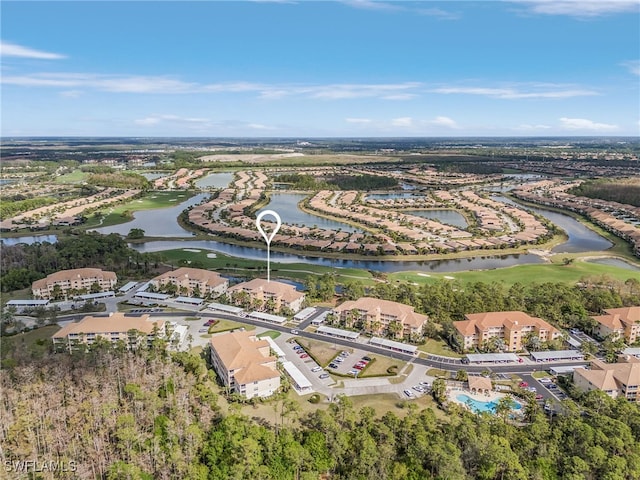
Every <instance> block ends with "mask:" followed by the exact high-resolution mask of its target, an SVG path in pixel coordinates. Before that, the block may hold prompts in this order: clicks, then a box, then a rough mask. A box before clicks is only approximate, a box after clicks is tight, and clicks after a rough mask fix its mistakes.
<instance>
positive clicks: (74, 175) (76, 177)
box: [55, 170, 89, 184]
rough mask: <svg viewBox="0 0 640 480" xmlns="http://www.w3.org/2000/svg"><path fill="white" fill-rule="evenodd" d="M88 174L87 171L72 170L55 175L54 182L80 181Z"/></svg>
mask: <svg viewBox="0 0 640 480" xmlns="http://www.w3.org/2000/svg"><path fill="white" fill-rule="evenodd" d="M88 176H89V174H88V173H87V172H82V171H80V170H74V171H73V172H71V173H67V174H66V175H60V176H59V177H56V180H55V183H65V184H66V183H82V182H84V181H85V180H86V179H87V177H88Z"/></svg>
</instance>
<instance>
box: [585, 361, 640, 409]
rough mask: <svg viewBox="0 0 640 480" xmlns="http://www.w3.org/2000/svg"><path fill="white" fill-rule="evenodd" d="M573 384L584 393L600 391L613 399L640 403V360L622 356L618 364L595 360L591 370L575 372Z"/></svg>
mask: <svg viewBox="0 0 640 480" xmlns="http://www.w3.org/2000/svg"><path fill="white" fill-rule="evenodd" d="M573 382H574V384H575V386H576V387H577V388H578V389H580V390H582V391H584V392H589V391H591V390H600V391H603V392H604V393H606V394H607V395H609V396H610V397H612V398H616V397H624V398H626V399H627V400H629V401H630V402H638V403H640V359H637V358H635V357H633V356H630V355H622V356H620V357H619V358H618V363H605V362H603V361H601V360H598V359H596V360H593V361H592V362H591V368H590V369H589V370H586V369H584V368H577V369H575V370H574V372H573Z"/></svg>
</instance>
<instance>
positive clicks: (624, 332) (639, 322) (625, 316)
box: [593, 306, 640, 344]
mask: <svg viewBox="0 0 640 480" xmlns="http://www.w3.org/2000/svg"><path fill="white" fill-rule="evenodd" d="M605 312H607V314H606V315H599V316H597V317H593V318H594V320H595V321H596V322H598V326H597V327H596V333H597V334H598V335H599V336H600V337H602V338H604V337H606V336H608V335H613V336H614V337H622V338H624V340H625V342H627V343H629V344H631V343H635V342H637V341H638V340H640V306H638V307H624V308H609V309H607V310H605Z"/></svg>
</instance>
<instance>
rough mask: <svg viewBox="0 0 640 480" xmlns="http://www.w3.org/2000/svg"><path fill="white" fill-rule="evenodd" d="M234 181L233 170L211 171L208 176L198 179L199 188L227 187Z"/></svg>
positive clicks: (197, 185)
mask: <svg viewBox="0 0 640 480" xmlns="http://www.w3.org/2000/svg"><path fill="white" fill-rule="evenodd" d="M232 181H233V173H232V172H218V173H210V174H209V175H207V176H206V177H202V178H200V179H198V180H196V187H197V188H227V187H228V186H229V184H230V183H231V182H232Z"/></svg>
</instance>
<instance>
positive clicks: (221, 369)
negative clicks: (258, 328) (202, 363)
mask: <svg viewBox="0 0 640 480" xmlns="http://www.w3.org/2000/svg"><path fill="white" fill-rule="evenodd" d="M210 341H211V354H210V356H211V364H212V365H213V369H214V370H215V371H216V373H217V374H218V376H219V377H220V379H221V380H222V383H223V384H224V385H225V386H227V387H229V389H230V391H231V392H234V393H238V394H240V395H242V396H244V397H246V398H253V397H268V396H270V395H272V394H274V393H275V392H276V390H278V388H279V387H280V372H278V369H277V368H276V357H274V356H271V353H270V349H269V342H267V341H266V340H258V339H257V338H256V336H255V335H254V333H253V332H249V331H237V332H233V333H223V334H220V335H215V336H213V337H212V338H211V340H210Z"/></svg>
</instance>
